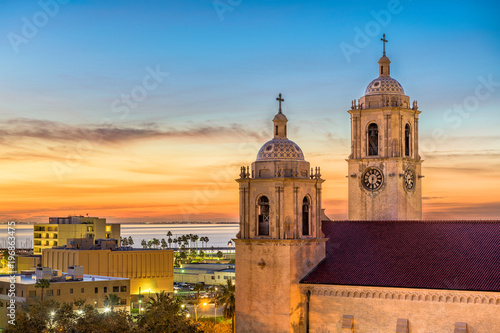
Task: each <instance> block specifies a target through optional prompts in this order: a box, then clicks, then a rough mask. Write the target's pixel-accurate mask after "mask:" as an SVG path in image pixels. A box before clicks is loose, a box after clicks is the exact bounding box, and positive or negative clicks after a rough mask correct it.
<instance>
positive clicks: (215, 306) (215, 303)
mask: <svg viewBox="0 0 500 333" xmlns="http://www.w3.org/2000/svg"><path fill="white" fill-rule="evenodd" d="M214 324H216V325H217V300H216V299H215V298H214Z"/></svg>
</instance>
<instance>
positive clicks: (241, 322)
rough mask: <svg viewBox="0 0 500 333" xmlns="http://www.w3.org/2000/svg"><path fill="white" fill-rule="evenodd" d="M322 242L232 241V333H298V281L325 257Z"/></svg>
mask: <svg viewBox="0 0 500 333" xmlns="http://www.w3.org/2000/svg"><path fill="white" fill-rule="evenodd" d="M325 242H326V239H319V240H318V239H314V240H313V239H307V240H303V239H297V240H271V239H266V240H255V239H252V240H243V239H236V240H235V244H236V331H237V332H239V333H240V332H262V333H265V332H301V331H303V305H302V304H301V301H302V298H301V294H300V288H299V285H298V281H299V280H300V279H301V278H302V277H304V276H305V275H306V274H307V273H308V272H309V271H310V270H311V269H312V268H313V267H314V266H315V265H317V264H318V263H319V262H320V261H321V260H322V259H323V258H324V254H325Z"/></svg>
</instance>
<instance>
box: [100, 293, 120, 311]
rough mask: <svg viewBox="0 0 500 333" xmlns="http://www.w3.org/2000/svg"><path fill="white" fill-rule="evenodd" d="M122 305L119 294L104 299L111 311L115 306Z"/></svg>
mask: <svg viewBox="0 0 500 333" xmlns="http://www.w3.org/2000/svg"><path fill="white" fill-rule="evenodd" d="M118 304H120V297H118V295H117V294H109V295H106V297H104V305H105V306H109V307H111V311H113V309H114V307H115V305H118Z"/></svg>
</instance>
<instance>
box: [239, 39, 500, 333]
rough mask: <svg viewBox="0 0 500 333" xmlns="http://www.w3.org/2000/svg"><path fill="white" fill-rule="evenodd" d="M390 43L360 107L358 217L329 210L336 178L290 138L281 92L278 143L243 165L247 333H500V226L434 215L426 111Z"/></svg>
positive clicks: (242, 281) (354, 208) (242, 298)
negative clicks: (325, 187)
mask: <svg viewBox="0 0 500 333" xmlns="http://www.w3.org/2000/svg"><path fill="white" fill-rule="evenodd" d="M382 41H383V45H384V48H383V55H382V57H381V58H380V59H379V61H378V77H377V78H375V79H374V80H373V81H371V82H370V83H369V84H368V86H367V88H366V91H365V94H364V96H362V97H361V98H359V99H358V100H353V101H352V102H351V107H350V110H349V111H348V113H349V114H350V121H351V152H350V155H349V156H348V158H347V179H348V191H349V192H348V220H345V221H332V220H330V219H329V218H327V217H326V215H324V213H323V210H322V207H321V195H322V184H323V182H324V181H325V180H324V179H322V178H321V169H320V168H319V167H317V166H314V167H311V165H310V164H309V162H307V161H306V159H305V154H304V152H303V151H302V150H301V148H300V147H299V146H298V145H297V144H296V143H295V142H293V141H291V140H290V139H288V133H287V123H288V119H287V117H286V116H285V114H283V112H282V110H281V103H282V102H283V101H284V99H283V98H282V96H281V94H280V95H279V97H278V98H277V101H278V105H279V108H278V113H277V114H276V115H275V117H274V119H273V133H274V137H273V138H272V139H271V140H269V141H268V142H266V143H265V144H264V145H263V146H262V148H261V149H260V150H259V152H258V153H257V159H256V160H255V162H253V163H252V165H251V167H241V173H240V178H239V179H237V182H238V184H239V193H240V194H239V200H240V201H239V207H240V231H239V233H238V235H237V239H235V244H236V322H235V323H236V332H238V333H240V332H241V333H243V332H259V333H261V332H262V333H265V332H301V333H308V332H318V333H334V332H335V333H337V332H338V333H354V332H355V333H389V332H395V333H430V332H433V333H441V332H450V333H495V332H497V333H499V332H500V242H499V241H498V236H499V235H500V221H484V220H481V221H430V220H429V221H426V220H422V178H423V174H422V159H421V158H420V156H419V151H418V149H419V148H418V130H419V129H418V119H419V115H420V113H421V111H420V110H419V109H418V105H417V102H416V101H415V100H414V101H411V100H410V98H409V97H408V96H407V95H405V92H404V89H403V86H402V85H401V84H400V83H399V82H398V81H397V80H396V79H394V78H392V77H391V67H390V65H391V61H390V60H389V58H388V57H387V56H386V52H385V43H386V42H387V40H386V39H385V35H384V38H383V39H382ZM424 115H425V112H424Z"/></svg>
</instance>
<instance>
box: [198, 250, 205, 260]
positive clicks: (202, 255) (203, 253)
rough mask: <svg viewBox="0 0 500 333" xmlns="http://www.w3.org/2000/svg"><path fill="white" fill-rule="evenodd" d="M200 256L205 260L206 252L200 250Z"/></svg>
mask: <svg viewBox="0 0 500 333" xmlns="http://www.w3.org/2000/svg"><path fill="white" fill-rule="evenodd" d="M199 256H200V257H201V259H204V258H205V252H204V251H203V250H200V254H199Z"/></svg>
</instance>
